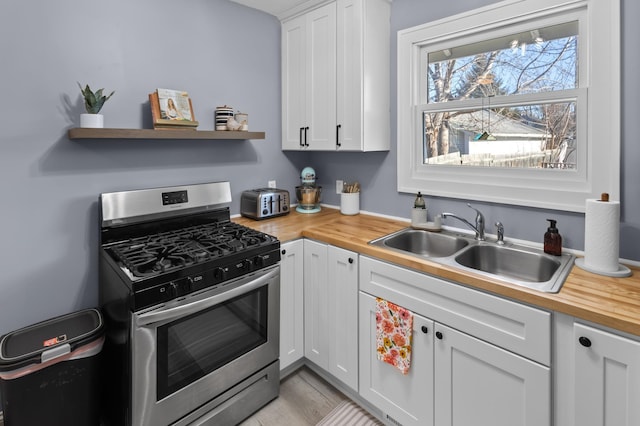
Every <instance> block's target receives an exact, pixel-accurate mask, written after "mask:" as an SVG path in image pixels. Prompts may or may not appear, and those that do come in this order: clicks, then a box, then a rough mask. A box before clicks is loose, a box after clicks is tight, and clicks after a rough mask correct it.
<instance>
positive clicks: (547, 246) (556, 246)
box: [544, 219, 562, 256]
mask: <svg viewBox="0 0 640 426" xmlns="http://www.w3.org/2000/svg"><path fill="white" fill-rule="evenodd" d="M547 220H548V221H549V228H547V232H545V234H544V252H545V253H548V254H552V255H554V256H560V255H561V254H562V236H561V235H560V233H559V232H558V228H556V221H555V220H553V219H547Z"/></svg>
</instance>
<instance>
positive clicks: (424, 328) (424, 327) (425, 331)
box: [420, 325, 429, 334]
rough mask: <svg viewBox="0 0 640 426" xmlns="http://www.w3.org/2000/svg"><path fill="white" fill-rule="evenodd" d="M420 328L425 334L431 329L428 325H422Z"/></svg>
mask: <svg viewBox="0 0 640 426" xmlns="http://www.w3.org/2000/svg"><path fill="white" fill-rule="evenodd" d="M420 330H422V332H423V333H424V334H427V333H428V332H429V329H428V328H427V326H426V325H423V326H422V327H420Z"/></svg>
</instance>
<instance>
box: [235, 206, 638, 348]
mask: <svg viewBox="0 0 640 426" xmlns="http://www.w3.org/2000/svg"><path fill="white" fill-rule="evenodd" d="M233 220H234V222H237V223H241V224H243V225H245V226H248V227H250V228H253V229H257V230H259V231H262V232H265V233H267V234H271V235H274V236H276V237H278V239H280V241H282V242H286V241H291V240H295V239H298V238H302V237H304V238H309V239H313V240H317V241H322V242H325V243H328V244H331V245H334V246H337V247H341V248H344V249H347V250H352V251H355V252H358V253H360V254H364V255H367V256H370V257H375V258H377V259H380V260H384V261H387V262H390V263H394V264H397V265H401V266H405V267H407V268H411V269H415V270H418V271H422V272H425V273H428V274H431V275H435V276H438V277H440V278H444V279H448V280H451V281H456V282H459V283H462V284H466V285H468V286H469V287H472V288H476V289H480V290H485V291H488V292H491V293H494V294H497V295H499V296H503V297H507V298H511V299H514V300H518V301H521V302H525V303H529V304H532V305H536V306H539V307H541V308H545V309H549V310H553V311H557V312H561V313H564V314H567V315H571V316H574V317H577V318H581V319H584V320H588V321H592V322H594V323H598V324H601V325H604V326H608V327H611V328H614V329H616V330H620V331H624V332H627V333H631V334H634V335H636V336H640V269H637V268H633V267H632V268H631V270H632V272H633V275H632V276H631V277H628V278H611V277H605V276H602V275H597V274H592V273H590V272H587V271H584V270H582V269H580V268H578V267H576V266H574V267H573V270H572V271H571V274H570V275H569V277H568V278H567V280H566V282H565V283H564V285H563V287H562V290H560V292H559V293H556V294H550V293H542V292H539V291H535V290H530V289H527V288H524V287H519V286H516V285H510V284H506V283H503V282H501V281H499V280H492V279H491V278H487V277H483V276H481V275H476V274H473V273H470V272H466V271H463V270H461V269H455V268H452V267H448V266H445V265H440V264H437V263H434V262H430V261H428V260H422V259H418V258H416V257H414V256H411V255H404V254H402V253H398V252H393V251H391V250H386V249H384V248H380V247H375V246H371V245H369V244H367V243H368V242H369V241H371V240H374V239H376V238H379V237H382V236H384V235H387V234H390V233H392V232H395V231H399V230H401V229H403V228H406V227H408V226H409V224H408V222H403V221H396V220H392V219H387V218H381V217H377V216H372V215H366V214H358V215H354V216H345V215H342V214H340V212H339V210H336V209H331V208H327V207H323V208H322V211H320V212H319V213H315V214H301V213H298V212H295V211H292V212H291V213H290V214H288V215H286V216H281V217H277V218H272V219H266V220H261V221H255V220H251V219H247V218H244V217H238V218H235V219H233ZM507 239H508V236H507Z"/></svg>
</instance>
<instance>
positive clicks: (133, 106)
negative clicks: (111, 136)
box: [0, 0, 640, 333]
mask: <svg viewBox="0 0 640 426" xmlns="http://www.w3.org/2000/svg"><path fill="white" fill-rule="evenodd" d="M5 3H8V4H5V5H4V7H3V12H2V14H1V15H0V57H2V71H1V74H0V75H1V76H2V78H1V79H0V88H1V91H0V93H2V95H3V102H2V103H1V104H0V123H1V127H0V147H1V148H2V154H1V155H0V194H2V196H3V202H2V205H1V209H0V212H1V213H0V223H1V224H2V229H3V244H2V253H1V256H0V259H1V260H0V262H1V263H0V265H1V267H2V278H0V333H4V332H9V331H11V330H15V329H17V328H19V327H23V326H26V325H29V324H32V323H34V322H36V321H40V320H45V319H47V318H51V317H52V316H55V315H60V314H64V313H67V312H71V311H74V310H78V309H82V308H86V307H90V306H95V305H96V304H97V301H98V297H97V294H98V291H97V285H98V284H97V276H98V274H97V254H98V210H97V199H98V195H99V194H100V193H101V192H108V191H119V190H125V189H137V188H144V187H157V186H165V185H177V184H185V183H195V182H205V181H215V180H229V181H231V187H232V191H233V196H234V202H233V203H232V206H231V208H232V213H237V212H238V200H239V195H240V192H241V191H242V190H243V189H248V188H254V187H260V186H265V185H266V182H267V180H270V179H276V180H277V181H278V184H279V186H280V187H283V188H286V189H288V190H289V191H291V192H292V195H293V189H294V186H295V185H296V184H297V183H298V173H299V170H300V168H301V167H302V166H304V165H307V164H308V165H311V166H313V167H314V168H315V169H316V171H317V173H318V175H319V177H320V184H322V185H324V186H325V191H324V201H325V202H327V203H330V204H338V195H336V194H335V193H334V191H333V189H334V184H335V180H336V179H345V180H355V179H357V180H359V181H360V182H362V184H363V193H362V200H361V202H362V204H361V207H362V208H363V209H364V210H369V211H373V212H378V213H382V214H389V215H395V216H401V217H405V218H408V217H409V208H410V206H411V202H412V199H413V196H412V195H410V194H398V192H397V190H396V149H395V134H396V105H395V94H396V83H395V77H396V60H395V52H396V50H395V44H396V32H397V31H398V30H400V29H403V28H406V27H410V26H413V25H417V24H420V23H423V22H427V21H430V20H434V19H438V18H441V17H444V16H447V15H451V14H454V13H458V12H462V11H464V10H466V9H471V8H474V7H478V6H482V5H485V4H488V3H491V1H489V0H475V1H471V0H466V1H465V2H455V1H454V2H442V1H439V0H395V1H394V2H393V4H392V33H391V35H390V37H391V45H392V51H391V55H390V67H391V99H392V104H391V122H392V132H391V146H392V149H391V150H390V151H389V152H385V153H364V154H362V153H340V154H336V153H312V154H307V153H291V152H287V153H283V152H282V151H281V150H280V134H281V131H280V117H281V114H280V25H279V23H278V21H277V20H276V18H274V17H272V16H269V15H266V14H263V13H261V12H257V11H253V10H251V9H247V8H244V7H242V6H239V5H236V4H234V3H230V2H227V1H226V0H190V1H188V2H175V1H169V0H138V1H135V2H131V1H124V0H112V1H109V2H99V3H97V2H87V1H83V0H59V1H56V2H49V1H44V0H40V1H36V0H22V1H19V0H9V1H8V2H5ZM623 8H624V11H623V22H624V25H623V28H622V32H623V35H624V40H625V41H624V43H623V45H624V52H623V55H622V57H623V84H624V94H623V99H622V102H623V107H622V111H623V117H622V135H623V141H622V145H623V148H622V152H623V160H622V176H621V179H622V189H623V196H622V203H623V210H622V219H623V224H622V232H621V240H622V249H621V255H622V256H623V257H625V258H630V259H636V260H640V253H639V251H638V247H639V246H640V243H638V241H640V239H639V238H638V236H639V234H640V197H638V193H637V186H636V185H637V182H639V181H640V176H639V174H640V169H639V168H638V167H637V166H636V165H635V162H637V160H638V159H639V158H640V155H639V154H640V152H639V151H640V147H639V146H638V144H637V143H636V142H635V139H636V138H635V137H634V131H635V128H634V127H632V126H633V125H634V120H635V121H637V117H638V116H640V105H639V102H640V101H639V98H640V97H639V96H638V94H639V90H638V89H639V87H638V85H639V83H638V81H637V79H636V78H635V74H636V72H635V71H636V70H637V69H638V68H640V63H639V59H640V54H639V53H638V50H637V49H636V48H635V46H634V43H633V42H634V41H635V40H638V39H640V27H639V26H638V25H634V21H635V20H636V19H637V18H638V17H640V4H638V3H637V2H635V1H634V0H623ZM634 18H635V19H634ZM627 40H629V42H627ZM77 81H79V82H81V83H83V84H85V83H89V84H90V85H91V86H92V87H94V88H99V87H105V88H106V89H107V90H116V94H115V96H114V97H113V98H112V99H111V100H109V101H108V102H107V104H106V106H105V107H104V109H103V112H104V114H105V116H106V117H105V120H106V126H107V127H119V128H150V127H151V123H150V117H149V116H150V114H149V112H148V104H147V95H148V93H150V92H152V91H153V90H155V88H157V87H166V88H177V89H184V90H187V91H189V92H190V94H191V96H192V98H193V104H194V109H195V114H196V118H197V119H198V120H199V121H200V123H201V125H200V128H201V129H212V128H213V110H214V109H215V107H216V106H218V105H223V104H227V105H231V106H233V107H235V108H237V109H241V110H242V111H244V112H247V113H249V125H250V128H251V130H261V131H265V132H266V134H267V138H266V140H257V141H188V140H187V141H135V140H133V141H132V140H125V141H118V140H114V141H107V140H104V141H100V140H73V141H72V140H69V139H68V138H67V137H66V131H67V129H68V128H70V127H75V126H77V125H78V117H79V114H80V113H81V112H82V103H81V100H80V95H79V90H78V87H77V85H76V82H77ZM427 202H428V203H429V207H430V209H431V210H432V211H442V210H451V211H454V212H457V213H461V214H465V213H466V211H467V208H466V207H465V205H464V202H462V201H458V200H451V199H435V198H428V199H427ZM475 204H477V205H479V206H480V208H481V209H483V210H484V212H485V213H486V216H487V223H492V222H493V221H495V220H501V221H502V222H503V223H504V224H505V228H506V234H507V237H509V236H511V237H514V238H523V239H528V240H533V241H541V239H542V234H543V233H544V230H545V229H546V222H545V219H546V218H547V217H554V218H557V219H558V225H559V227H560V231H561V232H562V234H563V236H564V237H565V244H566V245H567V246H569V247H574V248H582V246H583V239H584V235H583V234H584V232H583V228H584V218H583V216H582V215H579V214H571V213H563V212H555V211H542V210H537V209H527V208H519V207H510V206H497V205H487V204H483V203H475ZM466 214H469V213H466ZM467 217H469V218H470V217H471V215H470V214H469V216H467Z"/></svg>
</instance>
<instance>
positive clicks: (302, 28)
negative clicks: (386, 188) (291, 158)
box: [282, 0, 390, 151]
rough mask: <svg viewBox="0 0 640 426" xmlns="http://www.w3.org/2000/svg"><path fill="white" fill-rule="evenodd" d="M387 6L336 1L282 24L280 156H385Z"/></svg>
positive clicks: (379, 0) (380, 1)
mask: <svg viewBox="0 0 640 426" xmlns="http://www.w3.org/2000/svg"><path fill="white" fill-rule="evenodd" d="M389 19H390V4H389V2H388V0H366V1H365V0H338V1H336V2H331V3H329V4H326V5H324V6H322V7H320V8H318V9H314V10H311V11H308V12H306V13H304V14H302V15H299V16H296V17H294V18H291V19H289V20H285V21H283V23H282V149H283V150H310V151H336V150H339V151H386V150H388V149H389V135H390V133H389V132H390V130H389V114H390V110H389V96H390V93H389V67H390V65H389V52H390V49H389V43H390V25H389Z"/></svg>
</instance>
